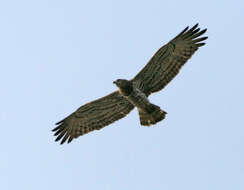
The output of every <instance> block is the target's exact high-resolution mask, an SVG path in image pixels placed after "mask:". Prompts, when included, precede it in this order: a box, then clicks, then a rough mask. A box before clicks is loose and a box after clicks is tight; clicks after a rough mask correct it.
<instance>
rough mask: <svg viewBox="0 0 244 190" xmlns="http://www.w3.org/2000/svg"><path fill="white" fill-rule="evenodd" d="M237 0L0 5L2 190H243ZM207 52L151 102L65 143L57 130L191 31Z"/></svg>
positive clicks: (243, 96) (243, 29)
mask: <svg viewBox="0 0 244 190" xmlns="http://www.w3.org/2000/svg"><path fill="white" fill-rule="evenodd" d="M243 10H244V2H243V1H240V0H239V1H234V0H233V1H226V0H216V1H213V0H205V1H194V0H191V1H187V0H186V1H176V0H164V1H159V0H150V1H142V0H137V1H129V0H123V1H112V0H111V1H108V0H105V1H98V0H97V1H92V0H91V1H78V0H70V1H63V0H49V1H47V0H36V1H31V0H22V1H17V0H9V1H1V2H0V52H1V56H0V63H1V69H0V85H1V99H0V105H1V109H0V121H1V138H0V189H2V190H16V189H20V190H22V189H23V190H33V189H35V190H43V189H47V190H49V189H52V190H56V189H59V190H66V189H72V190H73V189H84V190H98V189H99V190H129V189H134V190H137V189H138V190H148V189H152V190H160V189H163V190H179V189H182V190H196V189H197V190H216V189H221V190H230V189H234V190H243V189H244V148H243V147H244V117H243V113H244V110H243V109H244V106H243V105H244V88H243V87H244V85H243V82H244V71H243V70H244V63H243V60H244V53H243V44H244V38H243V33H244V24H243V19H244V17H243ZM197 22H199V24H200V27H201V28H208V32H207V33H206V35H208V36H209V39H208V40H207V45H206V46H204V47H202V48H200V50H199V51H197V52H196V54H195V55H194V56H193V57H192V59H190V61H188V62H187V64H186V65H185V66H184V67H183V69H182V70H181V72H180V74H179V75H178V76H177V77H176V78H175V79H174V80H173V81H172V82H171V83H170V84H169V85H168V86H167V87H166V88H165V89H164V90H163V91H161V92H160V93H157V94H153V95H152V96H151V97H150V100H151V102H153V103H155V104H157V105H159V106H160V107H161V108H162V109H164V110H165V111H167V112H168V114H167V118H166V119H165V120H164V121H162V122H159V123H158V124H157V125H155V126H153V127H150V128H147V127H142V126H140V123H139V118H138V113H137V110H134V111H133V112H131V114H130V115H128V116H127V117H126V118H124V119H122V120H120V121H117V122H115V123H113V124H111V125H110V126H108V127H106V128H104V129H103V130H101V131H95V132H92V133H89V134H88V135H85V136H82V137H80V138H78V139H76V140H74V141H72V143H71V144H69V145H67V144H65V145H63V146H60V145H59V143H56V142H54V139H55V138H54V137H53V136H52V132H51V129H52V128H54V123H55V122H57V121H59V120H61V119H63V118H64V117H65V116H67V115H68V114H70V113H72V112H73V111H75V110H76V109H77V108H78V107H79V106H81V105H83V104H85V103H86V102H88V101H92V100H94V99H96V98H99V97H101V96H104V95H107V94H109V93H110V92H112V91H114V90H116V87H115V85H113V83H112V81H114V80H115V79H117V78H126V79H131V78H132V77H133V76H135V74H136V73H137V72H139V71H140V69H142V68H143V66H144V65H145V64H146V63H147V61H148V60H149V59H150V57H151V56H152V55H153V54H154V53H155V52H156V51H157V49H158V48H159V47H161V46H162V45H164V44H165V43H167V42H168V41H169V40H171V39H172V38H173V37H175V36H176V35H177V34H178V33H179V32H180V31H181V30H183V29H184V28H185V27H186V26H187V25H190V26H193V25H194V24H195V23H197Z"/></svg>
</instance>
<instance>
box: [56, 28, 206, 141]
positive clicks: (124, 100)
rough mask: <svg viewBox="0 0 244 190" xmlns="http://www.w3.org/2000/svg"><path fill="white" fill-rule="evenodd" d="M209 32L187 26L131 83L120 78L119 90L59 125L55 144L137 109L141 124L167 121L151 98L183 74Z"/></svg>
mask: <svg viewBox="0 0 244 190" xmlns="http://www.w3.org/2000/svg"><path fill="white" fill-rule="evenodd" d="M206 31H207V29H204V30H200V28H198V24H196V25H194V26H193V27H192V28H190V29H189V27H186V28H185V29H184V30H183V31H182V32H180V33H179V34H178V35H177V36H176V37H175V38H174V39H172V40H171V41H169V42H168V43H167V44H166V45H164V46H162V47H161V48H160V49H159V50H158V51H157V52H156V53H155V54H154V55H153V56H152V58H151V59H150V60H149V62H148V63H147V65H146V66H145V67H144V68H143V69H142V70H141V71H140V72H139V73H138V74H137V75H136V76H135V77H134V78H133V79H131V80H126V79H118V80H116V81H114V82H113V83H114V84H115V85H116V86H117V87H118V90H117V91H115V92H113V93H111V94H109V95H107V96H104V97H102V98H100V99H97V100H95V101H92V102H89V103H87V104H85V105H83V106H81V107H80V108H78V109H77V110H76V111H75V112H74V113H72V114H70V115H69V116H68V117H66V118H65V119H63V120H61V121H59V122H58V123H56V125H57V127H56V128H54V129H53V130H52V131H53V132H55V133H54V136H57V138H56V140H55V141H59V140H61V143H60V144H63V143H64V142H66V141H67V142H68V143H70V142H71V141H72V140H73V139H75V138H78V137H79V136H81V135H84V134H86V133H89V132H91V131H93V130H99V129H101V128H103V127H105V126H107V125H109V124H111V123H113V122H115V121H117V120H119V119H121V118H123V117H125V116H126V115H127V114H129V113H130V111H131V110H133V108H135V107H136V108H137V110H138V112H139V118H140V123H141V125H144V126H151V125H154V124H156V123H157V122H159V121H161V120H163V119H164V118H165V115H166V112H165V111H164V110H162V109H161V108H160V107H159V106H157V105H155V104H152V103H151V102H150V101H149V99H148V96H149V95H150V94H152V93H154V92H158V91H159V90H161V89H163V88H164V87H165V86H166V85H167V84H168V83H169V82H170V81H171V80H172V79H173V78H174V77H175V76H176V75H177V74H178V72H179V71H180V69H181V67H182V66H183V65H184V64H185V63H186V61H187V60H188V59H190V58H191V56H192V55H193V54H194V53H195V51H196V50H198V48H199V47H201V46H203V45H205V43H204V42H203V41H204V40H206V39H207V38H208V37H201V36H202V34H204V33H205V32H206Z"/></svg>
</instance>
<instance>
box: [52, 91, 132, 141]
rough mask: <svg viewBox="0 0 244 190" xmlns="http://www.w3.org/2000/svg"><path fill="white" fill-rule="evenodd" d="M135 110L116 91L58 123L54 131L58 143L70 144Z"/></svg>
mask: <svg viewBox="0 0 244 190" xmlns="http://www.w3.org/2000/svg"><path fill="white" fill-rule="evenodd" d="M133 108H134V106H133V105H132V104H131V103H130V102H128V101H127V100H126V99H125V98H124V97H122V96H121V95H120V94H119V92H118V91H116V92H113V93H111V94H109V95H107V96H105V97H103V98H100V99H98V100H95V101H93V102H90V103H87V104H85V105H83V106H81V107H80V108H79V109H78V110H77V111H75V112H74V113H72V114H71V115H70V116H68V117H67V118H65V119H63V120H62V121H60V122H58V123H56V124H57V125H58V126H57V127H56V128H54V129H53V130H52V131H54V132H55V134H54V135H55V136H57V138H56V141H58V140H60V139H62V141H61V144H63V143H64V142H65V141H66V140H68V143H70V142H71V141H72V140H73V139H74V138H77V137H79V136H81V135H84V134H86V133H88V132H90V131H93V130H98V129H101V128H103V127H105V126H107V125H109V124H111V123H113V122H115V121H117V120H119V119H121V118H123V117H125V116H126V115H127V114H128V113H129V112H130V111H131V110H132V109H133Z"/></svg>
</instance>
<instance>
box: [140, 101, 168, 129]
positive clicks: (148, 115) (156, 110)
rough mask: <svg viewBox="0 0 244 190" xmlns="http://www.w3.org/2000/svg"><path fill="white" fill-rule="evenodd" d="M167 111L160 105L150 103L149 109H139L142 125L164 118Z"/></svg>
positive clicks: (152, 123) (148, 124) (151, 123)
mask: <svg viewBox="0 0 244 190" xmlns="http://www.w3.org/2000/svg"><path fill="white" fill-rule="evenodd" d="M166 114H167V112H165V111H163V110H161V109H160V107H159V106H156V105H154V104H150V106H149V107H148V110H147V111H144V110H141V109H139V117H140V122H141V125H145V126H150V125H154V124H156V123H157V122H159V121H161V120H163V119H164V118H165V115H166Z"/></svg>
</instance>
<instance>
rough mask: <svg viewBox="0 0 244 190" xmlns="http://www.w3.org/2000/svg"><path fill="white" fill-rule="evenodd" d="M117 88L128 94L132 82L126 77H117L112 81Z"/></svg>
mask: <svg viewBox="0 0 244 190" xmlns="http://www.w3.org/2000/svg"><path fill="white" fill-rule="evenodd" d="M113 83H114V84H116V86H117V87H118V88H119V92H120V93H121V94H123V95H125V96H126V95H129V94H130V93H131V91H132V82H131V81H128V80H126V79H117V80H116V81H114V82H113Z"/></svg>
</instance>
